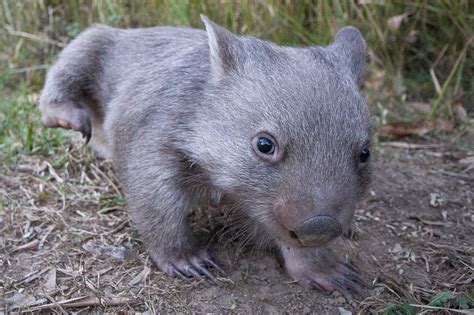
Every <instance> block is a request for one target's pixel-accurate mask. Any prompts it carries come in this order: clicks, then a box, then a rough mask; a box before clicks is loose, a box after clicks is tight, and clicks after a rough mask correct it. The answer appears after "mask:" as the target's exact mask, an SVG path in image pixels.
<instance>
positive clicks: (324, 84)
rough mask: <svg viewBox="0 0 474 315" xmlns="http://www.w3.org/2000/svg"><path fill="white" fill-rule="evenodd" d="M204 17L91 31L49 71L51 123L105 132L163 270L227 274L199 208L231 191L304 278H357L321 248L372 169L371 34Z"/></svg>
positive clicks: (349, 283)
mask: <svg viewBox="0 0 474 315" xmlns="http://www.w3.org/2000/svg"><path fill="white" fill-rule="evenodd" d="M203 21H204V22H205V24H206V29H207V33H206V31H203V30H196V29H185V28H173V27H157V28H150V29H135V30H119V29H114V28H110V27H106V26H95V27H92V28H90V29H88V30H86V31H85V32H83V33H82V34H81V35H80V36H79V37H78V38H77V39H75V40H74V41H73V42H71V43H70V44H69V45H68V46H67V47H66V48H65V49H64V51H63V52H61V54H60V55H59V58H58V60H57V61H56V63H55V65H54V66H53V67H52V68H51V70H50V71H49V73H48V76H47V80H46V84H45V87H44V90H43V92H42V95H41V99H40V110H41V112H42V118H43V121H44V123H45V125H46V126H48V127H63V128H70V129H74V130H77V131H81V132H82V133H83V135H84V136H86V137H90V136H91V135H92V145H93V147H94V148H95V149H96V150H97V151H98V152H99V153H101V154H102V155H104V156H106V157H109V158H112V159H113V161H114V163H115V165H116V168H117V174H118V176H119V179H120V181H121V185H122V187H123V190H124V194H125V198H126V200H127V204H128V207H129V209H130V214H131V217H132V220H133V222H134V224H135V226H136V228H137V229H138V232H139V234H140V235H141V238H142V240H143V242H144V244H145V245H146V246H147V248H148V251H149V253H150V255H151V258H152V259H153V261H154V262H155V263H156V264H157V266H158V267H159V268H160V269H161V270H163V271H164V272H166V273H168V274H170V275H174V276H188V277H190V276H196V277H200V276H206V277H209V278H211V279H214V276H213V275H212V274H211V273H210V272H209V271H208V270H207V268H208V267H210V266H213V265H215V264H214V262H213V261H212V258H211V257H210V256H209V255H208V253H207V251H206V249H205V247H202V246H201V244H198V242H197V241H196V240H195V238H194V237H193V235H192V233H191V231H190V229H189V227H188V224H187V222H186V217H187V213H188V211H189V210H191V209H192V208H193V207H194V206H195V205H196V204H198V203H202V202H206V201H209V199H210V196H211V193H213V192H218V193H220V194H224V195H225V196H226V197H227V199H229V200H232V201H233V202H235V205H234V207H238V208H239V209H240V211H242V213H243V214H245V216H246V217H248V218H249V222H250V224H251V225H252V227H253V230H255V231H258V233H256V234H258V237H260V238H261V239H263V240H265V243H267V244H269V245H271V246H275V247H277V248H279V249H280V250H281V253H282V256H283V258H284V260H285V266H286V268H287V270H288V272H289V274H290V275H291V276H292V277H293V278H294V279H296V280H300V281H301V282H302V283H303V284H307V285H315V286H320V287H322V288H324V289H339V290H341V291H343V292H346V289H348V288H349V289H356V288H358V286H357V284H355V283H354V280H355V279H356V278H357V276H356V275H354V273H353V272H352V271H351V270H350V269H348V268H347V267H346V266H345V265H343V264H341V263H339V262H338V261H337V259H335V258H334V257H333V256H331V254H330V252H329V251H328V250H327V249H326V248H324V247H321V246H323V245H324V244H325V243H327V242H328V241H330V240H331V239H333V238H335V237H337V236H338V235H340V234H341V233H342V231H343V230H345V229H347V228H348V227H349V225H350V221H351V218H352V215H353V209H354V204H355V202H356V201H357V199H358V196H359V195H360V194H361V193H363V192H364V190H365V186H366V182H367V177H368V166H367V163H366V161H365V160H366V157H368V149H367V147H368V145H369V141H370V129H371V120H370V117H369V113H368V109H367V106H366V105H365V103H364V101H363V99H362V98H361V97H360V95H359V92H358V83H359V81H360V79H361V76H362V75H363V68H364V58H365V55H364V53H365V46H364V41H363V39H362V37H361V36H360V33H359V32H358V31H357V30H356V29H354V28H345V29H344V30H342V31H341V32H339V33H338V35H337V36H336V40H335V42H334V44H332V45H330V46H328V47H325V48H323V47H309V48H291V47H279V46H276V45H274V44H272V43H269V42H265V41H261V40H258V39H256V38H252V37H238V36H235V35H233V34H231V33H230V32H228V31H226V30H225V29H223V28H221V27H219V26H217V25H215V24H213V23H212V22H210V21H209V20H208V19H207V18H205V17H203ZM318 246H319V247H318Z"/></svg>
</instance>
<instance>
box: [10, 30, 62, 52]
mask: <svg viewBox="0 0 474 315" xmlns="http://www.w3.org/2000/svg"><path fill="white" fill-rule="evenodd" d="M6 29H7V31H8V34H9V35H13V36H19V37H24V38H28V39H31V40H35V41H38V42H43V43H46V44H50V45H55V46H58V47H60V48H64V47H66V44H64V43H61V42H59V41H57V40H54V39H51V38H48V37H46V36H39V35H35V34H31V33H27V32H22V31H15V30H12V29H11V28H10V27H6Z"/></svg>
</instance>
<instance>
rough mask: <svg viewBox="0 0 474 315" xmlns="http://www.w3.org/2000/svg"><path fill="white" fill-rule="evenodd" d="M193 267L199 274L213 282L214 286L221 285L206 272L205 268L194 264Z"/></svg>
mask: <svg viewBox="0 0 474 315" xmlns="http://www.w3.org/2000/svg"><path fill="white" fill-rule="evenodd" d="M193 265H194V267H195V268H196V269H197V270H198V271H199V272H200V273H201V274H203V275H205V276H206V277H207V278H208V279H210V280H211V281H212V282H214V284H217V285H220V284H221V283H220V281H219V280H218V279H217V278H216V277H215V276H214V275H213V274H212V273H210V272H209V270H207V269H206V268H205V267H203V266H201V265H199V264H196V263H195V264H193Z"/></svg>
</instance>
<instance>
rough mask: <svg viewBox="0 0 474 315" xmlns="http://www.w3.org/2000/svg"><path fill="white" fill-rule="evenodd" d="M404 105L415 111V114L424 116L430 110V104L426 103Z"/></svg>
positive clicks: (407, 103)
mask: <svg viewBox="0 0 474 315" xmlns="http://www.w3.org/2000/svg"><path fill="white" fill-rule="evenodd" d="M405 105H406V106H408V107H410V108H412V109H414V110H416V111H417V112H420V113H425V114H426V113H429V111H430V110H431V104H430V103H426V102H406V103H405Z"/></svg>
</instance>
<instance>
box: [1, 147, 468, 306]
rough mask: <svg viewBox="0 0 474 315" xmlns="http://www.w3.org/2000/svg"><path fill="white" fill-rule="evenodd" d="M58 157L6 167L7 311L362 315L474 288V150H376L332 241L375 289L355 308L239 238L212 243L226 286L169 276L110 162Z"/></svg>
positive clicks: (86, 155) (79, 154)
mask: <svg viewBox="0 0 474 315" xmlns="http://www.w3.org/2000/svg"><path fill="white" fill-rule="evenodd" d="M61 150H62V151H61V152H58V154H57V156H54V157H48V158H42V157H36V156H32V155H19V156H18V158H17V160H16V162H15V163H13V164H10V165H1V167H0V195H1V197H2V199H3V205H0V231H1V233H0V268H1V269H0V299H1V300H2V301H3V305H2V304H1V302H0V312H2V311H4V312H10V311H40V310H41V311H46V312H51V311H56V312H65V311H67V312H78V311H86V312H91V311H141V312H146V311H148V312H151V313H155V312H159V311H161V312H166V313H168V312H177V311H178V312H199V313H201V312H219V313H250V312H251V313H282V312H283V313H311V312H315V313H320V314H321V313H328V314H344V310H347V311H350V312H359V313H363V314H365V313H375V312H379V311H381V310H383V309H385V308H386V307H387V306H388V305H389V304H390V303H394V304H396V303H402V302H408V303H411V304H427V303H429V301H430V299H431V298H432V297H433V295H435V294H436V293H438V292H441V291H454V292H466V290H473V289H474V284H473V279H474V269H473V266H474V205H473V198H474V152H469V151H460V150H456V149H453V148H452V147H450V146H449V145H447V144H445V143H437V144H422V145H417V146H415V147H414V148H408V147H407V145H406V144H405V143H398V142H397V143H393V142H390V143H381V144H380V148H379V149H378V152H376V154H375V155H376V156H375V159H374V163H373V165H374V175H373V184H372V186H371V188H370V190H369V193H368V196H367V198H366V199H365V200H364V202H362V203H361V204H360V205H359V207H358V209H357V211H356V216H355V219H354V228H353V231H352V233H351V235H349V236H346V237H345V238H344V239H342V240H341V241H339V242H337V243H336V244H334V245H333V246H334V247H336V249H337V250H338V251H339V252H343V253H344V254H343V257H344V258H345V259H349V260H351V261H352V262H353V263H354V264H355V265H357V266H358V267H359V268H360V269H361V270H362V273H363V277H364V279H365V280H366V282H367V284H368V285H369V288H368V290H367V294H366V295H365V296H357V295H356V296H354V301H352V302H349V301H347V300H346V299H345V298H344V297H342V296H341V295H340V294H338V293H336V292H334V293H332V294H323V293H321V292H319V291H316V290H309V289H305V288H303V287H301V286H300V285H298V284H297V283H293V282H291V281H290V279H289V277H288V276H287V275H285V273H284V270H283V269H282V267H281V266H280V265H279V263H278V261H277V260H276V259H275V258H274V256H273V255H272V254H271V253H262V252H258V251H255V250H253V249H252V247H251V246H250V247H248V246H247V247H241V246H239V245H238V244H236V243H233V242H214V243H215V244H214V243H213V245H212V249H213V251H214V252H215V253H217V257H218V260H219V261H220V263H221V265H222V266H224V268H225V270H226V271H227V272H228V274H229V278H224V277H222V278H220V279H221V281H222V283H223V284H222V285H221V286H215V285H208V284H205V283H200V282H198V281H194V280H193V281H190V282H185V281H183V280H178V279H171V278H168V277H166V276H165V275H163V274H162V273H161V272H159V271H158V270H157V269H156V268H155V267H154V266H152V265H151V263H150V260H149V258H148V256H147V254H146V253H145V252H144V251H143V249H142V248H141V247H140V243H139V242H138V241H137V240H136V239H135V237H136V235H135V233H134V231H133V230H132V229H131V228H130V225H129V222H128V219H127V213H126V206H125V205H124V203H123V199H122V198H121V197H120V194H119V191H118V188H117V181H116V178H115V176H114V174H113V171H112V167H111V164H110V162H108V161H103V160H100V159H96V158H95V157H94V156H93V155H92V154H91V153H90V152H89V150H88V149H87V148H81V147H80V146H77V145H69V146H65V147H64V148H62V149H61ZM340 245H342V248H344V250H340V249H339V246H340Z"/></svg>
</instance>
